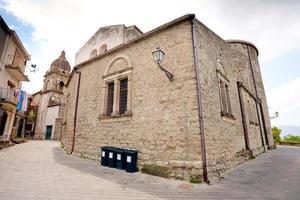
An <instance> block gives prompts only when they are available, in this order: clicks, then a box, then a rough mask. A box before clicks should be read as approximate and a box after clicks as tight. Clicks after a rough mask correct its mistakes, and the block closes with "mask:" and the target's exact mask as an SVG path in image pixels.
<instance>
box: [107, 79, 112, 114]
mask: <svg viewBox="0 0 300 200" xmlns="http://www.w3.org/2000/svg"><path fill="white" fill-rule="evenodd" d="M113 106H114V82H112V83H108V84H107V109H106V115H108V116H110V115H111V113H112V112H113Z"/></svg>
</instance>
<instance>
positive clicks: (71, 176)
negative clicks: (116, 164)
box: [0, 141, 300, 200]
mask: <svg viewBox="0 0 300 200" xmlns="http://www.w3.org/2000/svg"><path fill="white" fill-rule="evenodd" d="M270 168H271V169H272V170H270ZM0 199H1V200H2V199H3V200H11V199H22V200H27V199H30V200H32V199H33V200H35V199H36V200H43V199H47V200H50V199H51V200H52V199H53V200H54V199H55V200H60V199H62V200H63V199H65V200H73V199H74V200H77V199H78V200H79V199H81V200H82V199H139V200H140V199H151V200H152V199H295V200H298V199H300V148H297V147H279V148H278V149H277V150H272V151H268V153H265V154H262V155H261V156H259V157H257V158H256V159H254V160H251V161H248V162H246V163H244V164H242V165H240V166H238V167H236V168H234V169H232V170H231V171H229V172H227V173H226V174H225V175H224V176H223V177H221V178H219V179H215V180H212V183H211V185H207V184H190V183H187V182H184V181H179V180H170V179H164V178H160V177H155V176H151V175H147V174H141V173H133V174H130V173H125V172H124V171H120V170H116V169H110V168H106V167H101V166H99V163H97V162H95V161H92V160H88V159H83V158H79V157H75V156H73V155H66V154H65V153H64V152H63V151H62V150H61V149H60V148H59V142H53V141H30V142H28V143H25V144H20V145H15V146H13V147H10V148H8V149H4V150H1V151H0Z"/></svg>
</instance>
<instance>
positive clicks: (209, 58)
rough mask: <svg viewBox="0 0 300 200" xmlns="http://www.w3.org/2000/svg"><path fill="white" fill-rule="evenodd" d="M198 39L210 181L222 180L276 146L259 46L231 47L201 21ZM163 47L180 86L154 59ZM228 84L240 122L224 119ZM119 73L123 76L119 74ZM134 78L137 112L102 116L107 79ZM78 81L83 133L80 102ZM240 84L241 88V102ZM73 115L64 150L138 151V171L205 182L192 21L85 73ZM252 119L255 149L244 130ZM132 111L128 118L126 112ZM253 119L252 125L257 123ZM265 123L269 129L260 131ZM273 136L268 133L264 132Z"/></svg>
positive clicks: (71, 94) (72, 98) (68, 95)
mask: <svg viewBox="0 0 300 200" xmlns="http://www.w3.org/2000/svg"><path fill="white" fill-rule="evenodd" d="M195 30H196V34H195V38H196V49H197V51H196V52H197V53H196V56H197V59H198V61H199V70H200V81H201V95H202V96H201V97H202V100H203V102H202V106H203V120H204V133H202V134H204V136H205V141H206V155H207V164H208V172H209V177H212V176H215V175H219V174H221V173H223V172H224V171H226V170H227V169H230V168H232V167H233V166H236V165H238V164H239V163H242V162H244V161H245V160H247V159H249V158H250V157H251V156H255V155H257V154H260V153H261V152H263V151H264V146H263V142H262V141H266V138H265V135H267V137H268V138H270V139H269V142H270V145H272V144H273V140H272V136H271V132H270V131H269V130H270V123H269V118H268V112H267V106H266V105H267V104H266V99H265V93H264V89H263V84H262V80H261V75H260V71H259V64H258V59H257V53H256V49H255V47H254V46H253V45H251V44H247V45H246V48H245V45H244V43H237V44H236V43H230V42H227V41H225V40H223V39H222V38H220V37H219V36H218V35H216V34H215V33H214V32H212V31H211V30H209V29H208V28H207V27H206V26H204V25H203V24H202V23H201V22H199V21H197V20H196V23H195ZM156 47H160V48H161V49H162V50H163V51H164V52H165V53H166V54H165V60H164V62H163V63H162V67H164V68H166V69H167V70H169V71H170V72H172V73H173V74H174V82H170V81H169V80H168V79H167V77H166V75H165V74H164V73H163V72H162V71H161V70H160V69H159V68H158V67H157V65H156V64H155V63H154V61H153V58H152V54H151V53H152V52H153V51H154V50H155V49H156ZM248 48H249V53H250V58H251V61H252V67H253V69H254V76H255V80H256V86H257V91H258V99H259V100H260V102H261V105H262V108H263V110H262V111H263V112H260V111H259V113H257V112H256V111H257V108H256V107H255V104H256V101H255V99H256V91H255V89H254V84H253V76H252V71H251V68H250V62H249V55H248ZM220 69H221V71H222V72H223V75H224V76H226V79H228V81H229V96H230V103H231V108H232V114H233V116H231V117H228V116H222V115H221V106H220V95H219V86H218V74H217V73H218V72H217V70H220ZM118 70H119V71H118ZM125 72H126V73H127V72H130V78H128V81H129V85H130V90H131V92H129V94H130V98H129V100H130V106H129V107H130V108H129V111H130V112H128V113H127V114H126V115H124V116H120V115H115V116H114V117H107V116H103V114H104V113H105V110H104V107H105V106H104V105H105V98H104V97H105V95H106V94H105V91H106V89H105V88H106V87H107V86H106V82H105V80H106V78H107V73H111V74H112V75H113V76H118V75H120V74H123V73H125ZM79 73H81V84H80V91H79V101H78V110H77V111H78V113H77V120H76V131H74V117H75V114H74V113H75V102H76V95H77V86H78V80H79V79H78V78H79ZM238 82H242V83H243V85H244V88H242V89H241V90H240V91H241V96H242V97H243V98H242V99H241V100H240V98H239V92H238V91H239V90H238ZM64 99H65V102H66V108H65V110H66V114H65V122H64V127H63V136H62V143H63V145H64V147H65V149H66V150H67V151H72V143H73V142H72V141H73V139H74V135H73V134H74V132H75V139H74V141H75V143H74V150H73V153H75V154H78V155H82V156H85V157H89V158H94V159H98V158H99V155H100V151H99V148H100V147H101V146H107V145H110V146H114V147H120V148H130V149H136V150H138V151H139V159H138V165H139V167H140V168H142V167H143V166H145V165H151V166H152V165H154V166H155V165H158V166H162V167H166V168H167V169H168V170H169V176H171V177H175V178H180V179H188V178H189V177H190V176H191V175H200V176H201V175H202V173H203V172H202V156H201V150H200V146H201V145H200V144H201V139H200V127H199V118H198V116H199V113H198V103H197V85H196V72H195V66H194V57H193V41H192V32H191V22H190V21H189V20H187V19H186V20H184V21H181V22H180V23H177V24H173V25H171V26H169V27H168V28H165V29H160V30H159V31H156V32H154V33H153V34H150V35H148V36H146V37H144V38H142V39H139V40H137V41H135V42H132V43H130V44H128V45H126V46H124V47H122V48H118V49H116V50H114V51H112V52H108V53H107V54H104V55H103V56H101V57H99V58H97V59H94V60H91V61H88V62H86V63H85V64H82V65H79V67H78V69H77V72H76V70H75V71H73V75H72V76H71V78H70V80H69V84H68V87H67V91H66V92H65V96H64ZM246 100H249V105H250V104H251V105H252V106H250V107H249V110H247V108H244V111H245V118H244V121H245V126H246V128H247V130H248V138H249V139H248V140H249V148H248V149H247V148H246V139H245V138H246V137H245V132H244V127H243V118H242V112H241V111H242V109H241V102H242V105H244V104H245V103H247V102H248V101H246ZM127 111H128V110H127ZM250 113H252V114H251V120H250ZM262 117H264V121H265V122H266V125H265V127H263V126H262V125H261V124H260V123H259V121H260V120H259V119H260V118H262ZM264 130H266V131H265V132H263V131H264Z"/></svg>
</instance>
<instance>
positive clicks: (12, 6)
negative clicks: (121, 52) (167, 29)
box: [0, 0, 300, 125]
mask: <svg viewBox="0 0 300 200" xmlns="http://www.w3.org/2000/svg"><path fill="white" fill-rule="evenodd" d="M115 5H119V6H115ZM133 5H134V6H133ZM158 5H159V6H158ZM170 5H172V6H171V7H170ZM299 10H300V1H297V0H286V1H280V0H268V1H262V0H252V1H239V0H226V1H225V0H224V1H222V0H211V1H204V0H187V1H179V0H165V1H160V0H152V1H138V0H128V1H118V0H111V1H105V3H102V1H96V0H82V1H81V0H64V1H60V0H40V1H39V0H22V1H20V0H0V13H1V15H2V17H3V18H4V19H5V21H6V22H7V24H8V25H9V26H10V27H11V28H12V29H14V30H15V31H16V32H17V34H18V35H19V37H20V38H21V40H22V41H23V42H24V44H25V46H26V48H27V50H28V52H29V53H30V54H31V55H32V59H31V63H32V64H37V66H38V71H37V72H36V73H29V72H28V74H29V78H30V79H31V83H27V84H24V87H25V88H26V90H27V91H28V92H36V91H38V90H39V89H41V87H42V81H43V75H44V73H45V72H46V70H47V69H48V68H49V65H50V63H51V62H52V61H53V60H54V59H56V58H57V57H58V56H59V55H60V52H61V51H62V50H63V49H64V50H66V56H67V59H68V60H69V62H70V64H71V65H73V63H74V58H75V53H76V51H77V50H78V49H79V48H80V47H81V46H82V45H83V44H84V43H85V42H86V41H87V40H88V39H89V37H91V36H92V35H93V34H94V33H95V32H96V31H97V29H98V28H99V27H101V26H107V25H112V24H125V25H127V26H129V25H133V24H135V25H137V26H138V27H139V28H140V29H141V30H142V31H144V32H146V31H149V30H151V29H153V28H155V27H157V26H159V25H161V24H163V23H166V22H168V21H171V20H173V19H175V18H177V17H179V16H182V15H184V14H186V13H195V14H196V17H197V18H198V19H199V20H200V21H202V22H203V23H204V24H206V25H207V26H208V27H209V28H211V29H212V30H213V31H214V32H216V33H217V34H218V35H220V36H221V37H222V38H224V39H243V40H248V41H250V42H252V43H254V44H255V45H256V46H257V47H258V49H259V51H260V55H259V59H260V65H261V71H262V76H263V79H264V85H265V90H266V93H267V100H268V103H269V107H270V109H269V112H270V115H272V114H273V113H274V112H275V111H279V113H280V116H279V117H278V118H277V119H274V120H272V124H273V125H300V117H299V113H300V101H299V99H300V56H299V55H300V12H299ZM137 16H139V17H137ZM29 64H30V63H29Z"/></svg>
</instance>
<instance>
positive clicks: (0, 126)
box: [0, 109, 8, 136]
mask: <svg viewBox="0 0 300 200" xmlns="http://www.w3.org/2000/svg"><path fill="white" fill-rule="evenodd" d="M7 116H8V115H7V112H6V111H4V110H2V109H0V136H2V135H3V134H4V130H5V125H6V121H7Z"/></svg>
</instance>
